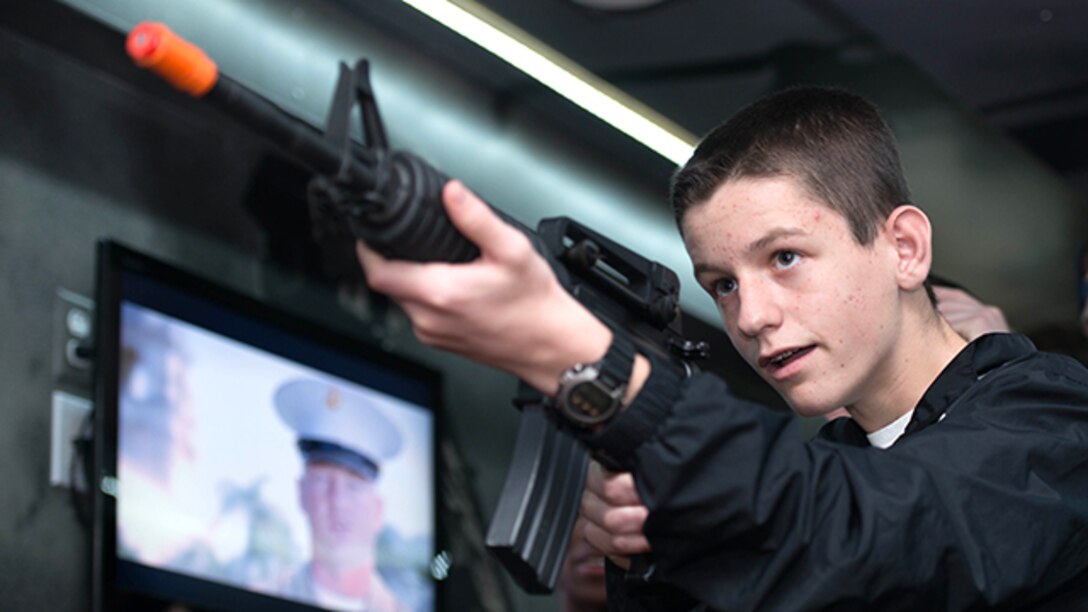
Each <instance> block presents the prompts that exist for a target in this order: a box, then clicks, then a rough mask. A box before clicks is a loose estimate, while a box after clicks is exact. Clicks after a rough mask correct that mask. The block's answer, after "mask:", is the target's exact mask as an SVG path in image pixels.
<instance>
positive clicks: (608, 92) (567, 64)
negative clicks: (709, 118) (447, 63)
mask: <svg viewBox="0 0 1088 612" xmlns="http://www.w3.org/2000/svg"><path fill="white" fill-rule="evenodd" d="M402 1H403V2H404V3H405V4H408V5H409V6H411V7H413V8H415V9H416V10H418V11H420V12H422V13H423V14H425V15H427V16H428V17H430V18H431V19H434V20H435V21H437V22H439V23H441V24H442V25H444V26H446V27H447V28H449V29H451V30H453V31H454V32H457V33H458V34H460V35H461V36H464V37H465V38H467V39H469V40H470V41H472V42H474V43H476V44H477V45H479V46H481V47H483V48H484V49H486V50H487V51H489V52H491V53H493V54H495V55H496V56H498V57H499V58H501V59H502V60H504V61H506V62H507V63H509V64H510V65H511V66H514V67H515V68H517V69H518V70H521V71H522V72H524V73H525V74H527V75H529V76H530V77H532V78H534V79H536V80H537V81H539V82H540V83H542V84H543V85H545V86H546V87H548V88H550V89H552V90H553V91H555V92H556V93H558V94H559V95H561V96H563V97H564V98H567V99H568V100H570V101H571V102H573V103H574V104H576V105H578V106H580V107H582V108H583V109H585V110H586V111H589V112H590V113H592V114H593V115H595V116H597V117H598V118H599V119H601V120H602V121H604V122H605V123H607V124H609V125H611V126H612V127H614V128H616V129H617V130H619V131H621V132H623V133H624V134H627V135H628V136H630V137H631V138H633V139H635V140H636V141H638V142H640V143H642V144H643V145H645V146H646V147H649V148H650V149H651V150H653V151H655V152H657V153H658V154H659V155H661V156H662V157H664V158H665V159H668V160H670V161H672V162H673V163H675V164H676V165H681V164H683V163H684V162H686V161H687V160H688V158H690V157H691V153H692V151H693V150H694V148H695V141H696V138H695V136H694V135H692V134H691V133H690V132H688V131H686V130H684V129H683V128H681V127H680V126H678V125H676V124H675V123H673V122H672V121H670V120H668V119H667V118H665V117H664V116H662V115H660V114H658V113H656V112H654V111H653V110H652V109H650V108H649V107H647V106H645V105H644V104H642V103H640V102H638V101H637V100H635V99H634V98H632V97H631V96H628V95H627V94H625V93H623V92H622V91H620V90H619V89H617V88H615V87H613V86H611V85H609V84H608V83H606V82H605V81H604V80H602V79H600V78H599V77H596V76H595V75H593V74H591V73H589V72H588V71H586V70H585V69H583V68H581V67H580V66H578V65H577V64H575V63H574V62H572V61H571V60H569V59H568V58H566V57H564V56H562V55H560V54H559V53H558V52H556V51H555V50H553V49H551V48H549V47H547V46H545V45H544V44H543V43H541V42H540V41H537V40H536V39H534V38H532V37H531V36H529V35H528V34H527V33H525V32H523V31H521V30H519V29H518V28H516V27H515V26H513V25H512V24H510V23H509V22H507V21H506V20H504V19H502V18H501V17H499V16H498V15H496V14H494V13H492V12H491V11H488V10H487V9H486V8H484V7H482V6H480V5H478V4H476V3H474V2H466V1H464V0H461V1H459V2H451V1H450V0H402Z"/></svg>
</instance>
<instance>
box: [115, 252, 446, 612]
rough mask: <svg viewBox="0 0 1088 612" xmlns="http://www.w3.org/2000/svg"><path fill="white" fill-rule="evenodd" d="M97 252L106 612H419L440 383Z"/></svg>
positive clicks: (429, 542) (194, 282)
mask: <svg viewBox="0 0 1088 612" xmlns="http://www.w3.org/2000/svg"><path fill="white" fill-rule="evenodd" d="M103 249H104V252H106V254H105V255H104V258H105V259H106V260H112V263H111V262H110V261H107V262H106V264H107V267H110V266H112V268H113V272H107V273H106V276H108V277H110V278H105V279H103V283H104V284H106V285H110V286H112V290H113V293H114V294H115V296H114V297H115V299H114V300H113V304H112V305H111V304H110V303H109V300H107V302H106V303H104V304H103V305H104V306H106V307H107V310H112V311H113V316H112V317H110V315H108V313H100V317H102V319H100V321H102V324H101V325H100V333H103V334H104V335H101V336H99V337H100V338H101V342H102V344H101V346H102V347H103V348H105V349H114V352H113V354H114V355H115V359H107V360H103V362H104V363H103V366H102V367H101V368H100V370H101V371H100V374H99V378H100V384H102V385H104V386H106V387H108V388H109V392H103V393H100V398H101V399H102V401H104V402H105V404H104V406H103V407H104V408H105V410H103V413H108V414H103V415H100V420H101V425H102V427H101V428H100V429H102V430H103V431H102V432H101V433H102V434H103V435H100V436H99V439H100V440H101V442H102V446H103V447H104V448H103V449H102V450H103V452H102V453H101V457H100V459H101V466H100V467H101V469H100V472H101V474H102V475H103V477H104V481H103V482H104V483H112V484H111V485H109V486H103V487H101V488H102V489H103V490H104V493H103V495H102V496H101V497H102V498H103V499H102V503H101V504H100V505H101V513H100V517H101V521H100V522H101V524H100V525H99V527H100V529H99V531H100V532H101V536H102V537H101V544H102V545H101V550H100V556H101V563H100V565H101V566H102V571H101V572H99V576H98V577H97V578H96V580H99V581H102V582H103V584H102V585H100V586H101V587H102V589H103V596H102V597H103V599H102V601H103V606H104V607H106V608H109V607H110V606H109V605H108V603H106V602H109V601H111V600H116V598H117V597H121V596H123V595H124V593H125V592H133V593H140V594H143V595H146V596H151V597H154V598H156V599H159V600H162V601H169V602H179V603H185V604H190V605H192V606H194V607H197V608H202V607H206V608H212V609H215V608H224V609H226V608H230V609H238V608H239V607H241V608H246V607H251V608H254V609H258V608H259V609H269V608H272V607H280V608H283V609H312V608H318V609H332V610H395V611H400V610H412V611H416V610H433V609H434V608H435V583H434V580H433V579H432V578H431V576H430V564H431V561H432V559H433V558H434V555H435V552H436V533H435V530H436V515H435V513H436V510H435V509H436V504H437V500H436V497H435V448H436V446H435V437H436V429H435V420H436V419H435V409H436V402H437V399H436V398H437V397H438V381H437V376H436V375H435V374H434V373H433V372H431V371H429V370H426V369H424V368H421V367H419V366H417V365H415V364H412V363H409V362H405V361H404V360H402V359H399V358H394V357H393V356H390V355H386V354H383V353H381V352H380V351H376V350H374V349H370V348H367V347H358V346H353V345H352V343H347V342H343V341H342V339H338V337H337V336H336V335H335V334H331V333H327V330H321V329H319V328H316V327H313V326H312V325H311V324H310V323H306V322H303V321H299V320H295V319H294V318H292V317H290V316H289V315H286V314H285V313H282V312H276V311H273V310H272V309H269V308H268V307H267V306H264V305H260V304H258V303H256V302H250V301H248V300H246V299H245V298H242V297H241V296H238V295H234V294H231V293H230V292H229V291H227V290H225V289H223V288H221V287H219V288H217V287H214V286H213V285H211V284H207V283H204V282H202V281H200V280H199V279H196V278H190V277H188V276H187V275H185V274H183V273H181V272H180V271H177V270H173V269H171V268H169V267H168V266H165V265H160V264H157V263H154V264H152V262H149V261H146V260H145V259H146V258H144V257H142V256H140V255H138V254H136V253H133V252H131V251H127V250H126V249H123V248H121V247H118V246H116V245H106V246H104V247H103ZM126 260H127V261H130V262H135V261H139V262H140V263H141V265H139V266H126V265H124V261H126ZM109 288H110V287H106V289H109ZM106 293H109V291H106ZM103 297H105V296H103ZM96 586H97V585H96ZM111 598H112V599H111Z"/></svg>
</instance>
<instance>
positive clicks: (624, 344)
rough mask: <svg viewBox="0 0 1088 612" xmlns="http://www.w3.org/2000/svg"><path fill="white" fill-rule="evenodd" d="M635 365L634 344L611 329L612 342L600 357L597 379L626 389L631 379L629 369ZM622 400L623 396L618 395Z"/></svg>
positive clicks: (608, 385)
mask: <svg viewBox="0 0 1088 612" xmlns="http://www.w3.org/2000/svg"><path fill="white" fill-rule="evenodd" d="M634 366H635V345H634V344H632V343H631V341H630V340H628V339H627V338H625V337H624V336H623V335H622V334H620V333H618V332H616V331H615V330H613V331H612V344H611V346H609V347H608V352H607V353H605V354H604V358H603V359H601V362H600V368H601V373H600V376H598V380H600V381H601V382H602V383H604V385H605V386H607V387H609V388H611V389H616V388H619V387H621V386H622V387H623V388H624V390H625V391H626V389H627V384H628V382H629V381H630V380H631V371H632V370H633V369H634ZM620 401H623V397H622V396H621V397H620Z"/></svg>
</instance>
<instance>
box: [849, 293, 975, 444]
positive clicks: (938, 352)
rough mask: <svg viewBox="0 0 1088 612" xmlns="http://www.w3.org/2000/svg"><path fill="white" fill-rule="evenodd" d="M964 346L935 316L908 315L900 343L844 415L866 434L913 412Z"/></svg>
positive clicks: (930, 314) (885, 356)
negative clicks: (851, 418) (852, 419)
mask: <svg viewBox="0 0 1088 612" xmlns="http://www.w3.org/2000/svg"><path fill="white" fill-rule="evenodd" d="M965 346H967V341H966V340H964V339H963V338H962V337H961V336H960V335H959V334H957V333H956V332H955V331H954V330H953V329H952V328H951V327H950V326H949V325H948V322H947V321H945V320H944V318H943V317H941V316H940V315H938V314H936V313H935V312H932V311H928V310H922V311H920V312H919V311H914V312H910V313H908V314H907V316H906V317H905V318H904V324H903V326H902V328H901V333H900V341H899V342H898V343H897V344H896V346H895V348H894V349H893V350H892V351H890V352H889V353H888V354H887V355H884V356H883V358H882V359H881V360H880V363H879V364H878V365H877V368H876V370H875V372H874V374H875V375H874V376H873V377H872V379H871V382H870V383H869V385H868V387H867V389H865V391H864V392H863V393H861V394H860V397H861V398H862V399H861V400H860V401H858V402H856V403H854V404H852V405H850V406H847V407H846V409H847V411H848V412H849V413H850V416H852V417H854V419H855V420H856V421H857V423H858V425H860V426H861V428H862V429H864V430H865V431H866V432H868V433H872V432H874V431H877V430H879V429H881V428H882V427H884V426H886V425H888V424H889V423H891V422H892V421H894V420H896V419H897V418H899V417H901V416H903V415H904V414H906V413H907V412H909V411H911V410H913V409H914V407H915V406H917V405H918V402H919V401H920V400H921V399H922V396H923V395H924V394H925V392H926V390H927V389H929V387H930V385H932V384H933V381H935V380H936V379H937V376H939V375H940V373H941V371H942V370H944V368H945V367H946V366H948V364H949V363H950V362H951V361H952V360H953V359H954V358H955V357H956V355H957V354H959V352H960V351H961V350H963V347H965Z"/></svg>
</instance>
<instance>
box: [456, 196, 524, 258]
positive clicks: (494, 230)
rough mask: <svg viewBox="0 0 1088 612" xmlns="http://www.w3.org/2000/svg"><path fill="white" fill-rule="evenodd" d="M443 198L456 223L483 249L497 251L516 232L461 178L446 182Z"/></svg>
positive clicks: (463, 232)
mask: <svg viewBox="0 0 1088 612" xmlns="http://www.w3.org/2000/svg"><path fill="white" fill-rule="evenodd" d="M442 200H443V201H444V203H445V205H446V212H447V213H448V214H449V216H450V221H451V222H453V226H454V227H456V228H457V230H458V231H460V232H461V233H462V234H463V235H464V236H465V238H468V239H469V241H471V242H472V243H473V244H475V245H476V246H477V247H479V249H480V251H481V252H485V253H486V252H492V253H494V252H495V251H496V249H498V248H500V246H501V245H502V244H504V239H505V237H507V236H508V235H509V232H510V231H511V230H513V231H515V232H516V230H514V228H513V227H511V226H510V224H508V223H506V222H505V221H504V220H503V219H502V218H501V217H499V216H498V214H496V213H495V211H494V210H492V209H491V207H490V206H488V205H487V203H485V202H484V201H483V200H481V199H480V198H479V197H478V196H477V195H476V194H474V193H472V191H470V190H469V189H468V188H467V187H465V185H464V184H463V183H461V181H457V180H452V181H449V182H448V183H446V185H445V187H443V189H442ZM519 233H520V232H519Z"/></svg>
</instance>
